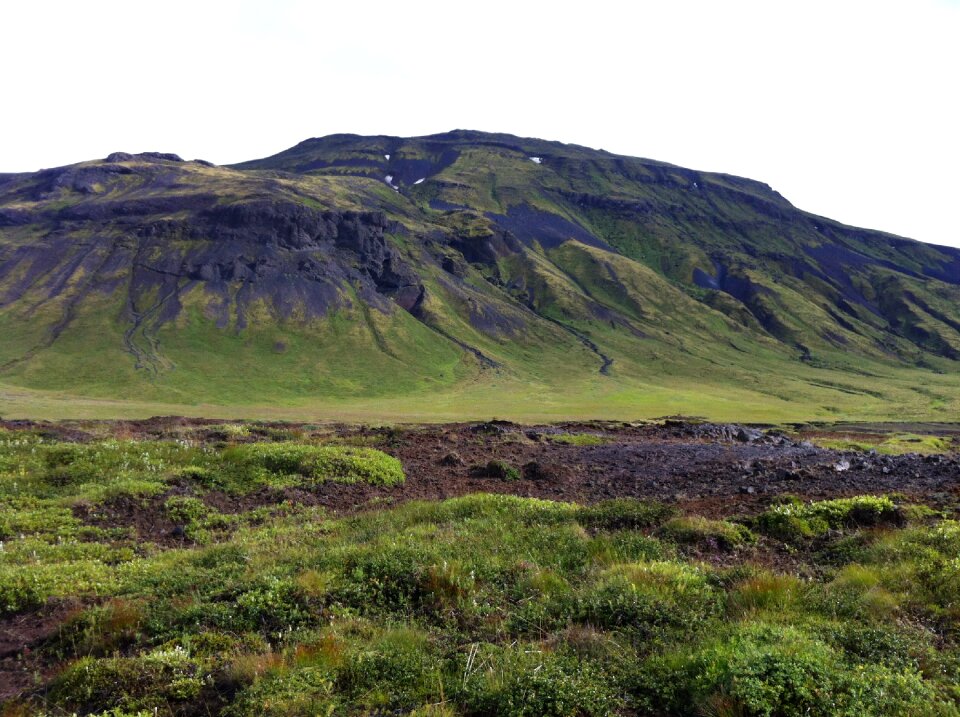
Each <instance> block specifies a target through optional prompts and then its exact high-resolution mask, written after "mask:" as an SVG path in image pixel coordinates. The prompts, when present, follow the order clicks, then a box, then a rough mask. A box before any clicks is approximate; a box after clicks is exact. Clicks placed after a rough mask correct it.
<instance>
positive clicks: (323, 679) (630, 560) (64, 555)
mask: <svg viewBox="0 0 960 717" xmlns="http://www.w3.org/2000/svg"><path fill="white" fill-rule="evenodd" d="M203 430H204V431H205V432H206V434H207V435H208V436H209V437H210V440H208V441H191V440H189V439H181V440H178V441H131V440H117V439H105V440H97V441H94V442H91V443H81V444H77V443H63V442H59V441H56V440H53V439H51V438H49V437H45V435H44V434H43V432H42V431H23V430H20V431H6V432H3V433H0V500H2V501H3V510H2V512H0V540H2V545H3V549H2V552H0V613H2V615H3V617H0V619H4V620H7V621H8V622H9V624H10V625H11V626H13V625H16V624H18V622H19V621H20V620H21V618H22V617H23V616H24V615H31V614H35V613H36V614H41V613H42V611H43V610H45V609H47V608H43V606H44V605H45V604H46V605H54V606H55V605H58V604H64V603H65V602H66V601H70V602H71V604H72V605H73V606H74V608H73V609H72V610H71V611H69V612H68V613H66V614H62V613H61V614H60V617H58V618H57V620H58V623H57V624H56V625H55V629H51V630H49V631H48V632H47V633H46V636H45V637H44V638H43V639H42V640H40V641H39V642H36V643H34V644H33V645H32V647H31V651H30V654H29V655H27V654H25V653H24V654H21V655H20V657H19V659H20V660H23V661H24V664H25V665H26V664H30V665H34V666H35V667H37V669H39V671H40V673H41V674H42V675H43V676H42V677H41V678H40V680H39V683H38V684H37V685H35V686H32V687H25V688H24V689H23V691H22V694H21V695H20V696H19V697H18V698H16V699H14V700H13V701H12V702H10V703H8V705H7V706H6V708H5V709H6V710H7V711H8V713H9V714H45V715H46V714H61V713H68V714H69V713H74V712H76V713H80V714H108V713H109V714H112V715H120V714H139V713H150V714H154V713H156V714H172V715H184V716H193V715H225V716H229V715H245V714H258V715H262V714H267V715H303V714H328V715H357V716H359V715H372V714H384V713H388V712H389V713H398V714H412V715H490V714H497V715H517V716H520V715H524V716H527V715H529V716H530V717H533V716H538V717H539V716H544V715H558V716H564V717H584V716H586V715H598V716H599V715H610V714H624V715H686V714H690V713H691V712H694V713H698V714H699V713H705V714H723V715H823V716H824V717H826V716H827V715H855V714H856V715H905V714H910V715H944V716H946V715H957V714H958V713H960V691H958V690H957V684H958V683H960V644H958V642H957V636H958V635H960V613H958V611H957V609H956V605H955V601H956V594H957V590H958V589H960V585H958V584H957V575H958V570H957V562H958V560H960V524H958V523H957V522H956V520H954V519H953V516H947V515H943V514H940V513H937V512H934V511H932V510H929V509H922V508H919V507H917V506H913V505H909V504H906V503H904V502H903V500H902V499H900V498H897V497H892V496H861V497H854V498H843V499H836V500H827V501H816V502H809V501H801V500H796V499H789V498H784V499H782V500H780V501H778V502H776V503H775V504H774V505H772V506H770V507H769V508H767V509H766V510H764V511H763V512H761V513H759V514H755V515H745V516H742V517H734V518H730V519H726V520H717V519H714V518H707V517H704V516H700V515H697V514H680V513H679V511H678V510H677V509H676V508H675V507H671V506H666V505H663V504H661V503H657V502H652V501H637V500H634V499H617V500H610V501H604V502H600V503H597V504H595V505H591V506H581V505H577V504H575V503H568V502H555V501H547V500H539V499H533V498H522V497H516V496H502V495H468V496H464V497H460V498H454V499H449V500H443V501H435V502H424V501H415V502H410V503H406V504H403V505H400V506H396V507H387V508H379V509H377V508H368V509H367V510H365V511H364V512H360V513H355V514H348V515H336V514H332V513H330V512H328V511H327V510H326V509H324V508H322V507H317V506H309V505H306V504H303V503H297V502H295V501H290V500H288V499H285V498H283V497H282V494H280V493H271V492H270V491H271V490H276V489H277V488H281V487H284V486H291V485H293V486H295V487H299V489H304V490H310V489H312V488H316V486H317V485H318V481H323V480H340V481H344V480H346V481H357V480H360V481H372V482H376V483H379V484H381V485H383V486H384V490H390V485H391V484H396V482H397V481H398V480H401V479H402V473H398V472H397V470H398V465H397V464H395V463H394V462H392V459H389V457H388V456H385V455H384V454H382V453H380V452H378V451H376V450H374V449H372V448H370V447H369V446H360V445H353V444H352V443H358V442H357V441H353V442H351V441H346V440H340V441H328V442H326V443H323V444H319V443H317V442H315V441H307V440H304V438H303V437H302V436H301V437H299V438H298V433H297V430H296V429H290V430H282V429H278V428H274V429H269V430H267V429H265V428H264V427H261V426H255V425H247V424H224V425H208V426H205V427H204V429H203ZM268 434H269V435H268ZM267 439H270V440H267ZM320 485H322V484H320ZM258 486H259V488H258ZM251 489H253V490H261V489H262V491H261V492H260V493H256V494H255V495H257V496H259V499H258V501H259V502H253V503H249V504H247V505H248V507H246V508H244V509H242V510H239V511H238V512H229V513H226V512H223V511H221V510H219V509H217V508H216V507H215V506H214V504H213V502H212V501H211V500H210V498H211V497H213V496H215V495H217V494H219V493H218V491H219V492H221V493H222V492H223V491H227V492H228V493H230V494H236V493H238V492H239V493H240V494H242V495H241V496H240V497H243V496H245V495H248V494H249V495H254V494H250V493H249V491H250V490H251ZM263 491H265V492H263ZM158 494H159V495H160V496H161V497H160V500H162V511H163V515H164V516H166V519H167V520H169V521H170V523H171V524H173V525H176V526H179V528H180V529H181V531H182V532H181V538H180V540H179V542H177V543H176V544H173V543H170V542H165V541H160V542H156V541H155V540H153V539H151V537H150V536H147V537H146V538H145V539H138V538H137V533H136V532H135V528H134V526H132V525H128V524H124V522H123V520H119V519H118V520H117V521H116V522H115V523H116V524H115V525H112V526H110V527H106V526H104V525H102V524H92V523H90V522H89V521H88V520H86V519H85V516H88V515H90V514H92V512H96V510H98V509H99V508H101V507H108V506H110V505H115V504H116V501H118V500H120V501H125V504H130V505H133V506H136V505H137V501H142V500H145V499H148V498H149V496H151V495H158ZM271 496H275V497H274V498H271ZM274 500H276V501H279V502H272V501H274ZM130 501H132V503H131V502H130ZM784 519H789V521H790V522H789V525H790V526H791V527H793V528H797V529H796V530H793V531H786V530H784V525H785V522H784ZM155 535H157V536H159V533H156V534H155ZM38 610H39V611H41V612H40V613H37V611H38Z"/></svg>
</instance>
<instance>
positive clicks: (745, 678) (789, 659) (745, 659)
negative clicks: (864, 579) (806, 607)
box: [631, 623, 956, 717]
mask: <svg viewBox="0 0 960 717" xmlns="http://www.w3.org/2000/svg"><path fill="white" fill-rule="evenodd" d="M631 691H632V692H633V694H634V696H635V698H636V701H637V703H638V706H639V707H640V708H641V711H647V712H650V713H656V714H666V715H687V714H691V713H710V714H725V715H726V714H729V715H765V716H768V717H773V716H774V715H814V716H819V717H834V716H835V715H848V716H849V717H855V716H856V715H891V714H897V715H908V714H909V715H950V714H956V712H955V708H954V707H952V706H951V705H950V704H949V703H948V702H946V701H945V700H943V699H942V698H940V697H939V696H938V694H937V693H936V691H935V690H934V689H933V688H932V687H931V686H930V685H929V684H927V683H925V682H924V680H923V678H922V676H921V675H920V674H919V673H918V672H916V671H911V670H895V669H890V668H888V667H885V666H883V665H876V664H856V665H851V664H848V663H846V662H845V661H844V659H843V655H842V653H840V652H838V651H837V650H835V649H833V648H832V647H831V646H830V645H828V644H827V643H826V642H823V641H822V640H818V639H816V638H815V637H813V636H811V635H809V634H807V633H805V632H804V631H802V630H800V629H798V628H794V627H783V626H778V625H769V624H765V623H753V624H746V625H744V626H742V627H740V628H738V629H737V630H736V631H735V632H734V633H733V634H732V635H731V636H730V637H727V638H725V639H720V640H717V641H714V642H712V643H707V644H705V645H703V646H701V647H700V648H698V649H694V650H692V651H689V650H677V651H674V652H670V653H667V654H665V655H658V656H655V657H653V658H650V659H648V660H647V661H646V662H645V663H643V664H642V666H641V667H640V669H639V670H638V671H637V672H636V673H635V675H634V678H633V684H632V686H631Z"/></svg>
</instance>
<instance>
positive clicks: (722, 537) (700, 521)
mask: <svg viewBox="0 0 960 717" xmlns="http://www.w3.org/2000/svg"><path fill="white" fill-rule="evenodd" d="M657 534H658V536H659V537H661V538H663V539H666V540H671V541H673V542H675V543H679V544H680V545H688V546H694V547H697V548H701V549H706V550H734V549H736V548H739V547H742V546H744V545H747V544H749V543H753V542H755V540H756V538H754V535H753V533H751V532H750V530H749V529H748V528H747V527H746V526H743V525H740V524H738V523H731V522H730V521H727V520H710V519H709V518H702V517H700V516H684V517H680V518H673V519H671V520H669V521H667V522H666V523H664V524H663V526H662V527H661V528H660V530H659V531H658V533H657Z"/></svg>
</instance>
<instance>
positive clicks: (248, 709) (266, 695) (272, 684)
mask: <svg viewBox="0 0 960 717" xmlns="http://www.w3.org/2000/svg"><path fill="white" fill-rule="evenodd" d="M339 705H340V700H339V699H338V696H337V694H336V690H335V688H334V677H333V675H331V674H330V672H329V671H328V670H327V669H325V668H323V667H316V666H312V665H307V666H304V667H299V668H295V669H290V670H286V669H276V670H271V671H270V672H268V673H267V674H266V675H264V677H263V678H262V679H258V680H256V681H255V682H253V684H252V685H251V686H249V687H248V688H247V689H245V690H243V691H242V692H240V694H239V695H237V697H236V700H235V702H234V703H233V704H231V705H230V707H229V708H228V709H227V710H226V712H225V714H226V715H229V716H230V717H290V716H291V715H311V716H312V715H318V716H324V717H326V716H328V715H332V714H333V711H334V710H335V709H336V708H337V707H338V706H339Z"/></svg>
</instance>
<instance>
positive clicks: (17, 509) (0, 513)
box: [0, 496, 80, 540]
mask: <svg viewBox="0 0 960 717" xmlns="http://www.w3.org/2000/svg"><path fill="white" fill-rule="evenodd" d="M79 527H80V521H79V520H77V519H76V518H75V517H74V516H73V513H72V512H71V511H70V509H69V508H65V507H63V506H62V505H58V504H57V503H55V502H54V501H52V500H43V499H40V498H35V497H33V496H19V497H7V498H0V540H9V539H10V538H15V537H17V536H19V535H33V534H42V533H53V534H56V535H58V536H60V537H67V536H70V535H74V534H75V533H76V532H77V530H78V529H79Z"/></svg>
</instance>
